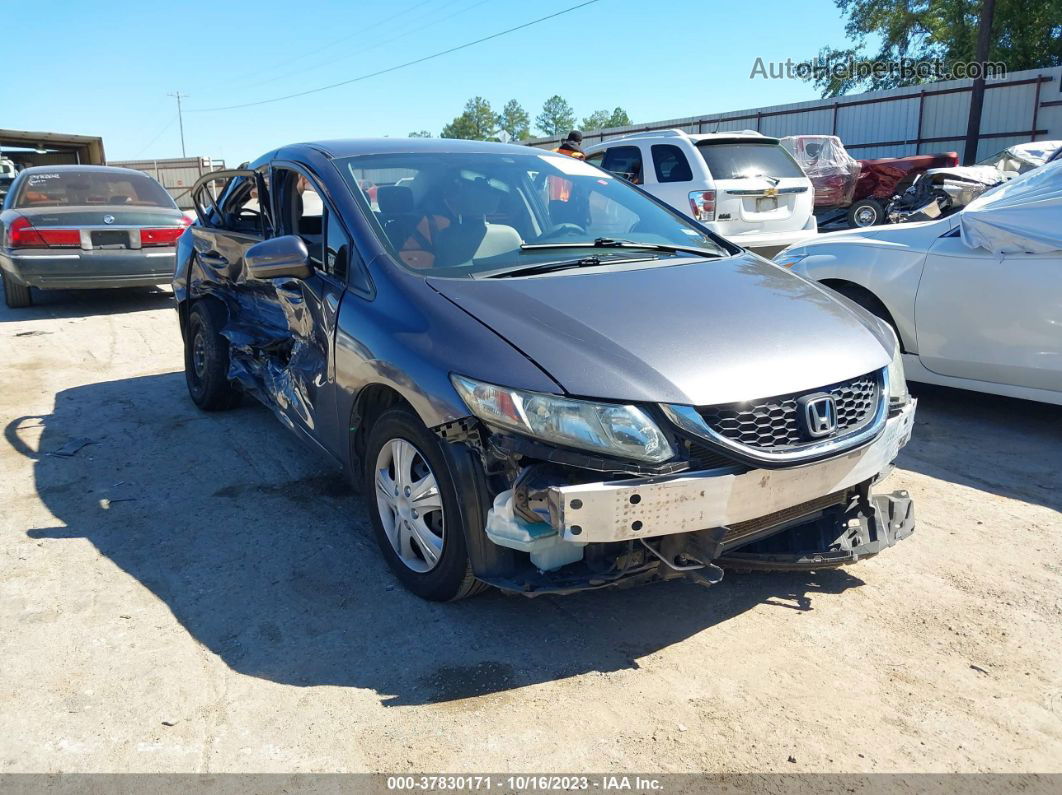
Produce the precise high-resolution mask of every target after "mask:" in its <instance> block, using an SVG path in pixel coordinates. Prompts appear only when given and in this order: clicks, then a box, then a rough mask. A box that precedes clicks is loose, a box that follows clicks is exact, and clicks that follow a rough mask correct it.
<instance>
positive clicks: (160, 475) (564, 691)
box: [0, 290, 1062, 772]
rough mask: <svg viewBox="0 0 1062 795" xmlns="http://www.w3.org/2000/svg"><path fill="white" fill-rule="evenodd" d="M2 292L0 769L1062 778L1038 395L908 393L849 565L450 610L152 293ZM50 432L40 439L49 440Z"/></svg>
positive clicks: (1047, 458)
mask: <svg viewBox="0 0 1062 795" xmlns="http://www.w3.org/2000/svg"><path fill="white" fill-rule="evenodd" d="M37 298H38V303H37V305H36V306H34V307H32V308H30V309H27V310H9V309H6V308H5V309H0V350H2V352H3V356H2V363H0V371H2V381H0V423H2V425H3V429H4V439H3V440H2V441H0V483H2V484H3V491H2V494H3V500H2V504H3V510H2V516H0V660H2V664H0V772H24V771H84V772H88V771H107V772H127V771H198V772H222V771H255V772H271V771H287V772H294V771H385V772H394V771H427V772H444V771H464V772H503V771H535V772H543V771H619V770H626V771H632V772H633V771H641V772H662V771H709V772H721V771H739V772H740V771H756V772H763V771H784V772H796V771H879V772H880V771H964V772H975V771H1005V772H1019V771H1037V772H1062V474H1060V473H1062V409H1060V408H1059V407H1050V406H1042V405H1037V404H1033V403H1026V402H1022V401H1015V400H1007V399H1001V398H992V397H985V396H978V395H974V394H972V393H964V392H958V391H952V390H945V389H930V388H922V389H916V393H917V394H918V395H919V397H920V400H921V403H920V406H919V414H918V421H917V426H916V429H915V435H914V438H913V440H912V442H911V444H910V445H909V446H908V447H907V449H906V450H904V452H903V454H902V457H901V459H900V461H899V468H898V469H897V471H895V472H894V473H893V474H892V475H891V476H890V478H889V481H888V483H887V484H886V487H887V488H888V489H890V490H891V489H895V488H905V489H908V490H909V491H910V492H911V493H912V495H913V496H914V498H915V500H916V511H917V516H918V521H919V523H918V529H917V531H916V533H915V535H914V536H913V537H912V538H911V539H910V540H908V541H905V542H903V543H902V544H900V545H899V546H897V547H896V548H894V549H892V550H888V551H887V552H886V553H884V554H882V555H881V556H879V557H877V558H875V559H872V560H870V561H867V562H864V563H861V564H860V565H858V566H855V567H853V568H849V569H845V570H841V571H833V572H829V571H827V572H822V573H819V574H815V575H810V576H809V575H729V576H728V577H727V579H726V580H725V581H724V582H723V583H722V584H721V585H719V586H717V587H715V588H713V589H711V590H706V589H704V588H701V587H698V586H696V585H692V584H686V583H669V584H664V585H656V586H648V587H642V588H634V589H629V590H605V591H600V592H593V593H585V594H581V595H576V596H571V597H566V598H554V597H543V598H540V599H535V600H528V599H524V598H512V597H506V596H503V595H501V594H499V593H493V592H492V593H488V594H486V595H485V596H483V597H480V598H476V599H472V600H469V601H466V602H461V603H457V604H450V605H445V604H444V605H440V604H430V603H427V602H423V601H420V600H419V599H417V598H416V597H414V596H412V595H410V594H409V593H407V592H406V591H404V590H403V588H402V587H401V586H400V585H399V584H398V582H397V581H396V580H395V579H394V578H393V577H392V575H391V574H390V572H389V570H388V569H387V567H386V566H385V564H384V562H383V560H382V558H381V556H380V554H379V552H378V551H377V548H376V545H375V542H374V540H373V539H372V537H371V535H370V528H369V525H368V522H367V520H366V518H365V507H364V504H363V501H362V500H361V498H360V497H358V496H357V495H354V494H352V493H351V492H350V491H349V489H348V488H347V486H346V481H345V480H344V478H343V476H342V475H340V474H338V473H335V472H333V471H331V470H330V469H328V468H327V465H326V464H325V462H323V461H322V460H320V459H318V458H317V457H315V455H314V454H313V453H311V452H310V451H308V450H306V449H304V448H303V447H302V446H301V445H300V443H299V442H298V440H297V439H296V438H295V437H294V436H293V435H292V434H290V433H289V432H287V431H286V430H284V428H283V427H282V426H281V425H280V424H279V423H278V422H277V421H276V420H275V419H274V418H273V416H272V415H271V414H270V413H269V412H268V411H267V410H265V409H264V408H261V407H258V406H256V405H250V404H248V405H246V406H245V407H243V408H240V409H238V410H236V411H234V412H231V413H226V414H213V415H206V414H202V413H200V412H198V411H197V410H196V409H195V408H194V407H193V405H192V403H191V402H190V400H189V399H188V397H187V394H186V391H185V386H184V377H183V374H182V373H181V363H182V349H181V344H180V338H179V334H178V332H177V321H176V317H175V313H174V312H173V310H172V305H171V299H170V296H169V294H168V292H164V291H151V290H145V291H132V292H126V293H95V294H93V293H69V292H64V293H49V294H43V295H38V296H37ZM59 453H61V454H59Z"/></svg>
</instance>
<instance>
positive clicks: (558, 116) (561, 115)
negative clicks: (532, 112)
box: [535, 94, 575, 135]
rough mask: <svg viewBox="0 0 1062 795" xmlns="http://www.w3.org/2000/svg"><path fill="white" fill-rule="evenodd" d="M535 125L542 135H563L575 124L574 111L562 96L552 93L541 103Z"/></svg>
mask: <svg viewBox="0 0 1062 795" xmlns="http://www.w3.org/2000/svg"><path fill="white" fill-rule="evenodd" d="M535 126H536V127H538V129H539V130H541V131H542V134H543V135H564V134H565V133H567V132H568V131H569V130H571V129H572V128H573V127H574V126H575V111H574V110H572V106H571V105H569V104H568V102H567V101H566V100H565V99H564V98H563V97H561V96H558V95H557V94H554V95H553V96H552V97H550V98H549V99H547V100H546V101H545V103H544V104H543V105H542V112H541V113H539V114H538V115H537V116H536V117H535Z"/></svg>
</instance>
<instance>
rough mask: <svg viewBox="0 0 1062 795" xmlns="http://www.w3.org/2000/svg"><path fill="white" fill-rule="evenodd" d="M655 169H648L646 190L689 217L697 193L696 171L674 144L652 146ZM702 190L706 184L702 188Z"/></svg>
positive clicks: (650, 151) (650, 167)
mask: <svg viewBox="0 0 1062 795" xmlns="http://www.w3.org/2000/svg"><path fill="white" fill-rule="evenodd" d="M649 153H650V156H651V157H652V161H653V162H652V166H649V167H647V168H646V169H645V188H646V190H648V191H649V192H650V193H652V194H653V195H654V196H656V197H657V198H658V199H660V200H662V201H665V202H667V203H668V204H670V205H671V206H672V207H674V208H675V209H676V210H678V211H679V212H681V213H685V214H686V215H689V214H690V193H691V191H693V190H694V185H693V169H692V168H691V166H690V161H689V158H687V157H686V153H685V152H684V151H683V149H682V147H680V146H676V145H675V144H666V143H665V144H652V145H651V146H650V147H649ZM698 187H700V188H701V189H702V192H703V188H704V187H705V186H704V185H703V184H702V185H699V186H698Z"/></svg>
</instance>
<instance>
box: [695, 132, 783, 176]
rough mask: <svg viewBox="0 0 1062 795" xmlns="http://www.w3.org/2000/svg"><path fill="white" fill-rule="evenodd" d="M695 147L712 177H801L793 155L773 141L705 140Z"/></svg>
mask: <svg viewBox="0 0 1062 795" xmlns="http://www.w3.org/2000/svg"><path fill="white" fill-rule="evenodd" d="M697 150H698V151H699V152H700V153H701V157H703V158H704V162H705V163H707V164H708V171H710V172H711V174H712V178H713V179H744V178H746V177H757V176H766V177H778V178H785V177H803V176H804V172H803V171H802V170H801V169H800V166H799V165H797V162H796V161H795V160H794V159H793V157H792V156H791V155H790V154H789V153H788V152H787V151H785V149H783V148H782V147H781V146H779V145H778V144H775V143H759V142H755V141H749V142H748V143H745V142H741V143H733V142H732V143H712V142H711V141H705V142H703V143H698V144H697Z"/></svg>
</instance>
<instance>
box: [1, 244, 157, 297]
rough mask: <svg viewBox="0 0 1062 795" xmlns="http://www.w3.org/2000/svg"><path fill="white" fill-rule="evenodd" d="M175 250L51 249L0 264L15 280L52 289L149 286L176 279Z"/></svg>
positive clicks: (16, 256)
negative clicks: (174, 274) (174, 276)
mask: <svg viewBox="0 0 1062 795" xmlns="http://www.w3.org/2000/svg"><path fill="white" fill-rule="evenodd" d="M176 262H177V259H176V250H175V249H173V248H165V249H159V250H148V249H128V250H95V251H84V250H81V251H79V250H77V249H72V250H59V251H56V250H52V251H50V252H45V251H41V252H40V253H37V252H34V253H25V254H6V255H5V256H3V257H2V259H0V266H2V267H3V268H4V270H5V271H7V272H8V274H10V276H11V277H13V278H14V279H15V281H17V282H19V283H21V284H26V285H29V286H31V287H38V288H41V289H53V290H84V289H94V288H115V287H149V286H151V285H154V284H165V283H168V282H169V281H170V280H171V279H172V278H173V271H174V267H175V266H176Z"/></svg>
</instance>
